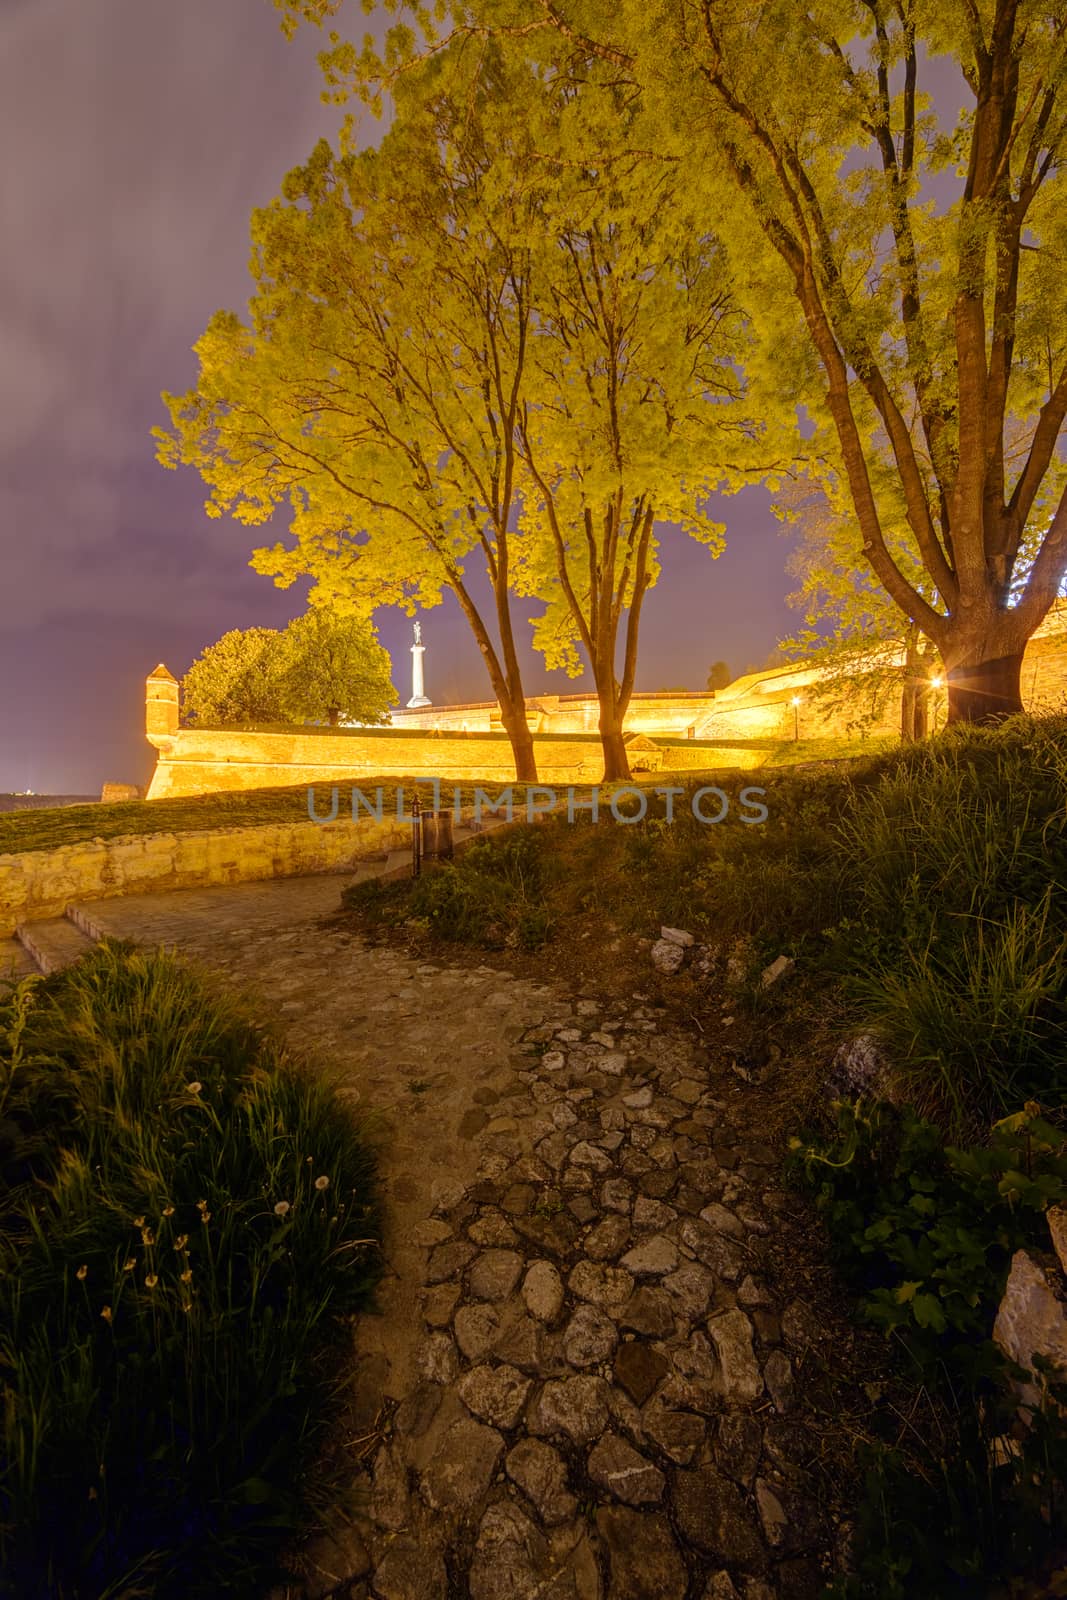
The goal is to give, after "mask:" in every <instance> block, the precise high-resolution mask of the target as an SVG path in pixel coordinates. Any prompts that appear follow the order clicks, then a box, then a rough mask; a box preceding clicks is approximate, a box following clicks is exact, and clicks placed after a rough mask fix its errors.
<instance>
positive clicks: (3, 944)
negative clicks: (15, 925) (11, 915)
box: [0, 939, 40, 982]
mask: <svg viewBox="0 0 1067 1600" xmlns="http://www.w3.org/2000/svg"><path fill="white" fill-rule="evenodd" d="M39 971H40V969H39V967H38V965H37V963H36V961H34V959H33V957H32V956H31V955H30V952H29V951H28V950H27V949H26V948H25V946H24V945H22V944H20V942H19V941H18V939H0V982H2V981H3V980H4V979H6V978H13V979H15V980H16V981H17V980H18V979H19V978H29V977H31V976H32V975H33V974H34V973H36V972H39Z"/></svg>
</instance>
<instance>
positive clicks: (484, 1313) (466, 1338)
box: [455, 1305, 500, 1361]
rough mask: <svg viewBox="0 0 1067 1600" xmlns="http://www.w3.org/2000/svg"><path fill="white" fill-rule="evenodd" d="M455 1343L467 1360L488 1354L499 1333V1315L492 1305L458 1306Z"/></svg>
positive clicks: (474, 1359)
mask: <svg viewBox="0 0 1067 1600" xmlns="http://www.w3.org/2000/svg"><path fill="white" fill-rule="evenodd" d="M455 1332H456V1343H457V1344H458V1345H459V1348H460V1349H461V1350H462V1352H463V1354H464V1355H465V1356H466V1358H467V1360H468V1361H480V1360H481V1359H482V1357H483V1356H486V1355H488V1354H489V1352H490V1350H491V1349H492V1348H493V1346H494V1344H495V1343H496V1341H497V1337H498V1335H499V1333H500V1317H499V1314H498V1313H497V1312H496V1311H494V1310H493V1308H492V1306H486V1305H477V1306H460V1308H459V1310H458V1311H457V1312H456V1322H455Z"/></svg>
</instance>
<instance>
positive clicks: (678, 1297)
mask: <svg viewBox="0 0 1067 1600" xmlns="http://www.w3.org/2000/svg"><path fill="white" fill-rule="evenodd" d="M663 1287H664V1289H666V1291H667V1293H668V1294H669V1295H670V1296H671V1298H672V1299H673V1300H674V1302H675V1304H676V1306H677V1307H678V1310H679V1312H680V1313H681V1315H682V1316H683V1317H688V1318H689V1320H690V1321H695V1320H696V1318H697V1317H703V1316H706V1315H707V1310H708V1306H709V1305H710V1304H711V1296H712V1293H713V1291H714V1288H715V1279H714V1278H713V1277H712V1275H711V1273H710V1272H709V1271H708V1270H707V1268H706V1267H698V1266H697V1265H696V1263H695V1262H687V1263H686V1265H685V1266H681V1267H679V1268H678V1271H677V1272H672V1273H670V1274H669V1275H668V1276H667V1277H666V1278H664V1279H663Z"/></svg>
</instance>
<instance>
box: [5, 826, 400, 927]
mask: <svg viewBox="0 0 1067 1600" xmlns="http://www.w3.org/2000/svg"><path fill="white" fill-rule="evenodd" d="M342 813H343V808H342ZM410 838H411V825H410V823H404V822H398V821H397V820H396V818H395V817H394V818H392V819H391V820H387V819H384V818H383V820H382V821H381V822H378V821H377V820H376V819H375V818H373V817H367V816H362V817H361V818H360V820H359V821H358V822H352V821H351V820H350V819H348V820H343V821H342V820H338V821H337V822H324V823H314V822H310V821H307V822H296V823H271V824H267V825H261V826H258V827H251V828H225V829H216V830H214V831H211V832H203V833H150V834H144V835H138V836H135V837H129V838H122V839H93V840H87V841H86V842H85V843H83V844H68V845H62V846H60V847H59V848H58V849H55V850H32V851H26V852H24V853H21V854H18V855H0V938H3V937H8V936H9V935H10V934H12V933H13V932H14V930H15V926H16V924H17V923H19V922H30V921H33V920H35V919H37V918H43V917H60V916H62V915H63V913H64V912H65V911H66V908H67V906H68V905H70V904H71V903H72V902H75V901H78V900H102V899H110V898H113V897H114V896H116V895H123V894H136V893H138V892H144V891H147V890H153V889H201V888H207V887H209V886H210V885H212V884H223V883H247V882H250V881H251V880H253V879H257V878H275V877H287V876H295V875H299V874H303V873H315V872H347V871H351V870H352V869H353V867H354V866H355V864H356V862H357V861H359V860H360V859H361V858H364V857H367V856H374V855H379V854H381V852H383V851H386V850H390V849H399V848H403V847H404V846H405V845H406V844H407V843H408V842H409V840H410Z"/></svg>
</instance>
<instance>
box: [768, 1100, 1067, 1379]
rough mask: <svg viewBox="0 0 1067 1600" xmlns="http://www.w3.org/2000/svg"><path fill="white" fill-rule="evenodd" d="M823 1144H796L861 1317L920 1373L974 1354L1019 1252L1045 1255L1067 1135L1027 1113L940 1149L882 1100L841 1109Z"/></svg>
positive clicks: (1065, 1166)
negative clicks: (966, 1143)
mask: <svg viewBox="0 0 1067 1600" xmlns="http://www.w3.org/2000/svg"><path fill="white" fill-rule="evenodd" d="M836 1113H837V1114H836V1127H835V1129H834V1131H833V1133H832V1135H831V1136H830V1137H829V1138H821V1139H809V1141H808V1142H807V1143H804V1142H803V1141H801V1140H794V1141H793V1149H794V1160H795V1162H797V1163H798V1164H799V1165H800V1167H802V1169H803V1172H804V1174H805V1176H806V1178H807V1181H808V1183H809V1184H810V1186H811V1187H812V1189H813V1190H814V1193H815V1202H816V1206H817V1208H818V1209H819V1210H820V1211H822V1212H823V1213H824V1215H825V1217H826V1221H827V1225H828V1231H829V1238H830V1247H831V1250H832V1251H833V1253H834V1255H835V1257H836V1259H837V1260H838V1262H839V1263H840V1265H841V1267H842V1269H843V1271H844V1272H845V1274H846V1276H847V1277H848V1278H849V1280H850V1281H851V1282H852V1283H853V1284H855V1285H856V1287H857V1288H858V1289H859V1292H860V1296H861V1299H860V1304H861V1308H862V1313H863V1315H864V1316H865V1317H866V1318H867V1319H868V1320H869V1321H870V1322H872V1323H874V1324H875V1325H876V1326H878V1327H881V1328H882V1329H884V1331H885V1332H886V1333H893V1334H896V1335H897V1336H898V1337H899V1338H900V1339H901V1341H902V1342H903V1343H904V1344H905V1346H906V1347H907V1349H908V1351H909V1353H910V1354H911V1355H912V1356H913V1357H914V1359H915V1360H916V1361H917V1362H918V1364H919V1365H920V1366H921V1367H922V1368H923V1369H924V1371H926V1372H927V1373H929V1372H931V1371H932V1370H933V1369H935V1368H936V1367H937V1365H938V1364H939V1363H940V1362H942V1361H946V1360H947V1361H949V1362H951V1363H952V1365H953V1368H954V1370H956V1371H959V1370H960V1367H961V1364H962V1363H964V1362H965V1361H967V1360H969V1359H970V1358H971V1355H972V1353H973V1352H974V1351H976V1350H977V1351H979V1352H981V1351H982V1347H983V1344H984V1341H986V1340H988V1339H989V1336H990V1334H991V1332H992V1323H993V1315H994V1313H995V1311H996V1307H997V1304H998V1303H999V1300H1000V1296H1001V1295H1002V1294H1003V1292H1004V1284H1005V1282H1006V1281H1007V1276H1008V1269H1009V1266H1010V1264H1011V1257H1012V1255H1013V1253H1014V1252H1015V1251H1016V1250H1019V1249H1023V1248H1027V1247H1029V1248H1034V1247H1037V1248H1041V1249H1045V1248H1047V1246H1048V1228H1047V1225H1046V1223H1045V1216H1044V1214H1045V1211H1046V1210H1047V1208H1048V1207H1049V1206H1050V1205H1056V1204H1059V1203H1060V1202H1061V1201H1063V1200H1064V1199H1065V1198H1067V1134H1065V1133H1064V1132H1063V1130H1062V1129H1060V1128H1057V1127H1055V1126H1054V1125H1053V1124H1051V1123H1049V1122H1048V1121H1046V1120H1045V1119H1043V1118H1042V1117H1041V1116H1040V1115H1039V1111H1038V1107H1037V1106H1036V1105H1034V1104H1028V1105H1027V1107H1026V1109H1025V1110H1024V1111H1023V1112H1019V1113H1016V1114H1014V1115H1013V1116H1011V1117H1008V1118H1005V1119H1003V1120H1002V1121H1000V1122H999V1123H996V1124H995V1125H994V1127H993V1130H992V1133H991V1135H990V1137H989V1139H988V1142H987V1143H985V1144H983V1145H974V1146H971V1147H969V1148H955V1147H953V1146H950V1145H946V1143H945V1141H944V1133H943V1131H942V1130H941V1129H940V1128H938V1127H937V1126H936V1125H935V1124H934V1123H931V1122H927V1121H923V1120H922V1119H920V1118H919V1117H918V1116H916V1115H915V1113H914V1112H912V1111H899V1110H896V1109H894V1108H893V1107H892V1106H890V1105H888V1104H886V1103H884V1102H880V1101H879V1102H875V1103H873V1104H866V1103H864V1102H859V1103H856V1104H849V1103H847V1102H843V1103H841V1104H839V1105H838V1106H837V1108H836Z"/></svg>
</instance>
